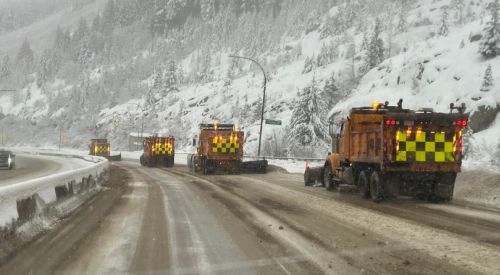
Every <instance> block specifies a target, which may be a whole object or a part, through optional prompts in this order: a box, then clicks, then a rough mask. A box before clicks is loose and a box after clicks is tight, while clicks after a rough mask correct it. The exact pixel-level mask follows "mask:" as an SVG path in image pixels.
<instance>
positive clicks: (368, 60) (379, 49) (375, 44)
mask: <svg viewBox="0 0 500 275" xmlns="http://www.w3.org/2000/svg"><path fill="white" fill-rule="evenodd" d="M380 32H381V28H380V21H379V20H378V19H377V20H375V25H374V26H373V31H372V33H371V36H370V40H369V44H368V49H367V52H366V53H365V56H364V58H363V64H362V66H361V67H360V69H359V73H360V74H361V75H364V74H365V73H367V72H368V71H369V70H371V69H373V68H375V67H377V66H378V65H379V64H380V63H381V62H382V61H384V59H385V48H384V41H383V40H382V39H381V38H380V37H379V36H380Z"/></svg>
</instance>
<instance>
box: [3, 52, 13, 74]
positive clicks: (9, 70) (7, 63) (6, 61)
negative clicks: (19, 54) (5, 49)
mask: <svg viewBox="0 0 500 275" xmlns="http://www.w3.org/2000/svg"><path fill="white" fill-rule="evenodd" d="M11 76H12V68H11V65H10V58H9V56H8V55H6V56H5V57H4V58H3V62H2V68H1V69H0V77H1V78H2V79H7V78H10V77H11Z"/></svg>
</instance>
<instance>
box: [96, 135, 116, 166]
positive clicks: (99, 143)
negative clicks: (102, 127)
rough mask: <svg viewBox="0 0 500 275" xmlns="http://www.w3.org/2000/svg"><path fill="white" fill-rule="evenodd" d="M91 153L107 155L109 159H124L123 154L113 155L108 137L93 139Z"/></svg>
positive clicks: (100, 155)
mask: <svg viewBox="0 0 500 275" xmlns="http://www.w3.org/2000/svg"><path fill="white" fill-rule="evenodd" d="M89 149H90V152H89V155H91V156H99V157H105V158H107V159H108V160H112V161H120V160H122V154H121V153H120V154H119V155H116V156H111V146H110V144H109V142H108V140H107V139H105V138H103V139H91V140H90V145H89Z"/></svg>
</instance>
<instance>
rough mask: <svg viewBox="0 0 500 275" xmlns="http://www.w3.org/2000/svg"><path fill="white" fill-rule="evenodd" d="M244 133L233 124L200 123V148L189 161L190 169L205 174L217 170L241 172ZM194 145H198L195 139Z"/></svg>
mask: <svg viewBox="0 0 500 275" xmlns="http://www.w3.org/2000/svg"><path fill="white" fill-rule="evenodd" d="M244 134H245V133H244V132H243V131H238V129H237V128H236V127H235V125H233V124H200V139H199V142H198V149H197V152H196V154H194V155H192V156H191V159H192V160H191V161H188V165H189V167H190V169H191V170H195V171H200V172H202V173H203V174H210V173H211V172H215V171H229V172H230V173H235V174H236V173H240V172H241V166H242V161H243V140H244V139H243V138H244ZM193 146H196V140H193Z"/></svg>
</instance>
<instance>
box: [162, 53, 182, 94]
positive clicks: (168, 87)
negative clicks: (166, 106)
mask: <svg viewBox="0 0 500 275" xmlns="http://www.w3.org/2000/svg"><path fill="white" fill-rule="evenodd" d="M179 84H180V76H179V68H178V67H177V63H175V61H174V60H169V61H168V62H167V68H166V69H165V93H167V94H169V93H171V92H178V91H179Z"/></svg>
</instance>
